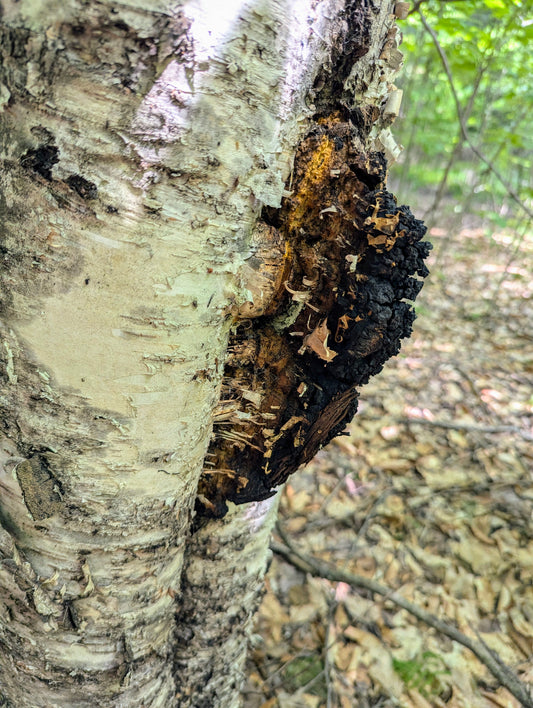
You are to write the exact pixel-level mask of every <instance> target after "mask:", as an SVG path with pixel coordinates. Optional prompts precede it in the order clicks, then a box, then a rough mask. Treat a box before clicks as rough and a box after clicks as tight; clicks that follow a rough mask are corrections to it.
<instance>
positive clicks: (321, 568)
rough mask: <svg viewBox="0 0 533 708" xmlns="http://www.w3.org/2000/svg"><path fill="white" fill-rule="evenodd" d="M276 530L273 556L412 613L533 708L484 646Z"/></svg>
mask: <svg viewBox="0 0 533 708" xmlns="http://www.w3.org/2000/svg"><path fill="white" fill-rule="evenodd" d="M276 530H277V533H278V534H279V536H280V537H281V539H282V540H283V542H284V544H285V545H282V544H280V543H277V542H275V541H272V542H271V544H270V548H271V549H272V551H273V552H274V553H277V554H278V555H279V556H281V557H282V558H284V559H285V560H286V561H288V562H289V563H290V564H291V565H293V566H294V567H295V568H298V569H299V570H301V571H303V572H304V573H309V574H310V575H313V576H315V577H319V578H325V579H327V580H331V581H332V582H340V583H347V584H348V585H350V586H351V587H354V588H364V589H365V590H369V591H370V592H373V593H375V594H376V595H381V596H382V597H384V598H386V599H387V600H389V601H390V602H392V603H394V604H395V605H397V606H398V607H401V608H402V609H403V610H406V611H407V612H409V614H411V615H413V617H416V618H417V619H418V620H420V621H421V622H424V623H425V624H427V625H428V626H430V627H432V628H433V629H435V630H436V631H437V632H439V633H440V634H444V635H445V636H447V637H449V638H450V639H453V641H455V642H458V643H459V644H462V646H464V647H466V648H467V649H469V650H470V651H471V652H472V653H473V654H474V655H475V656H476V657H477V658H478V659H479V660H480V661H481V663H482V664H484V665H485V666H486V667H487V669H488V670H489V671H490V673H491V674H492V675H493V676H494V678H495V679H496V680H497V681H498V682H499V683H500V684H501V685H502V686H505V688H506V689H507V690H508V691H509V692H510V693H511V694H512V695H513V696H514V697H515V698H516V699H517V700H518V701H520V703H521V704H522V706H525V708H533V698H532V696H531V693H530V691H529V689H528V687H527V686H526V685H525V684H524V683H523V682H522V681H520V679H519V678H518V676H516V674H515V673H514V672H513V671H512V670H511V669H510V668H509V667H508V666H507V665H506V664H504V663H503V661H502V660H501V659H500V657H499V656H498V655H497V654H496V653H495V652H494V651H492V650H491V649H489V648H488V647H487V646H486V645H485V644H484V643H482V642H479V641H475V640H473V639H471V638H470V637H467V636H466V634H463V633H462V632H460V631H459V630H458V629H456V628H455V627H453V626H452V625H450V624H448V623H447V622H443V621H442V620H440V619H438V617H435V615H432V614H431V613H429V612H426V610H423V609H422V608H421V607H418V606H417V605H414V604H413V603H412V602H409V601H408V600H406V599H405V598H403V597H402V596H401V595H400V594H399V593H398V592H396V591H395V590H393V589H392V588H389V587H386V586H385V585H381V583H378V582H376V581H375V580H371V579H370V578H365V577H363V576H362V575H355V574H354V573H350V572H348V571H346V570H342V569H340V568H336V567H334V566H331V565H330V564H329V563H325V562H324V561H321V560H319V559H318V558H314V557H312V556H309V555H307V554H305V553H302V552H301V551H300V550H298V549H297V548H296V546H295V545H294V544H293V542H292V541H291V539H290V538H289V537H288V535H287V534H286V533H285V532H284V531H283V529H282V528H281V527H280V526H279V524H278V525H277V527H276Z"/></svg>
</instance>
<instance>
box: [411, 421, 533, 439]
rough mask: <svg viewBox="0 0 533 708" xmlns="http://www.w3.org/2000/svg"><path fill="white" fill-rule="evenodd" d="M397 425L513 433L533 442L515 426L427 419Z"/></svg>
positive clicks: (475, 431)
mask: <svg viewBox="0 0 533 708" xmlns="http://www.w3.org/2000/svg"><path fill="white" fill-rule="evenodd" d="M397 422H398V423H402V424H406V425H411V424H412V423H413V424H415V425H431V426H433V427H434V428H446V429H447V430H464V431H466V432H469V433H515V434H516V435H520V437H522V438H524V440H533V435H532V434H531V433H530V432H528V431H527V430H523V429H522V428H519V427H518V426H517V425H476V424H475V423H463V422H462V421H453V420H450V421H448V420H429V418H398V419H397Z"/></svg>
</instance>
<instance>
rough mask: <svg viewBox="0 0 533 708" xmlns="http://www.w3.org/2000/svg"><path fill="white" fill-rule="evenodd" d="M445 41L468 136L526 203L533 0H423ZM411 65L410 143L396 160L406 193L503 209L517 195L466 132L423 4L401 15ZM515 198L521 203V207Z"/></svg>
mask: <svg viewBox="0 0 533 708" xmlns="http://www.w3.org/2000/svg"><path fill="white" fill-rule="evenodd" d="M420 10H421V11H422V12H423V13H424V16H425V18H426V21H427V23H428V24H429V26H430V27H431V28H432V29H433V30H434V32H435V33H436V35H437V38H438V42H439V44H440V46H441V47H442V49H443V50H444V52H445V54H446V57H447V60H448V63H449V67H450V71H451V74H452V79H453V84H454V87H455V91H456V93H457V97H458V99H459V103H460V106H461V112H462V115H463V118H464V122H465V124H466V126H467V131H468V136H469V138H470V140H471V142H472V143H473V145H474V146H475V147H476V148H477V149H478V150H479V151H481V152H482V153H483V155H484V156H485V157H486V158H488V160H489V161H490V162H491V163H492V164H493V165H494V167H495V168H496V169H497V170H498V171H499V172H500V173H501V175H502V177H503V178H504V179H505V181H506V182H507V183H508V184H509V185H511V187H512V189H513V190H514V191H515V192H516V193H517V194H518V196H519V198H520V199H521V200H522V201H524V202H528V201H529V202H530V201H531V198H532V195H533V177H532V175H533V149H532V148H533V140H532V131H531V110H532V107H533V85H532V83H531V75H532V74H533V59H532V55H531V40H532V38H533V12H532V9H531V5H530V3H529V1H528V0H463V1H462V2H441V1H439V0H428V2H423V3H421V5H420ZM401 27H402V32H403V34H404V42H403V45H402V50H403V52H404V54H405V55H406V56H405V58H406V64H405V69H404V72H403V76H402V78H401V81H400V82H399V84H400V87H401V88H403V89H404V102H403V108H402V111H403V116H402V120H400V121H399V122H398V125H397V126H396V129H395V133H396V135H397V137H398V139H399V142H401V143H402V144H403V145H404V146H405V147H406V152H405V154H404V157H403V160H402V163H401V164H400V165H399V166H397V167H395V168H393V170H392V176H393V177H396V179H398V180H399V182H400V185H399V187H398V191H399V192H400V194H401V192H402V188H403V187H405V185H406V183H407V181H408V182H409V185H410V186H409V191H410V192H411V191H412V190H413V188H414V189H417V188H418V189H425V190H428V189H429V190H431V191H433V192H436V191H437V189H438V187H439V185H440V183H441V182H442V186H443V190H442V191H443V193H444V194H448V195H450V196H452V197H454V198H455V199H457V200H458V201H462V202H463V204H465V205H468V208H469V210H470V209H471V208H472V205H474V206H475V205H476V204H477V205H479V206H480V207H482V208H485V209H486V208H487V207H490V208H491V209H492V211H493V212H494V215H495V216H496V215H497V214H498V213H500V212H501V211H502V210H501V205H502V203H503V202H505V201H506V200H508V201H509V205H510V206H511V205H512V202H511V201H510V200H509V195H508V193H507V191H506V189H505V188H504V187H503V186H502V184H501V183H500V182H499V181H498V180H497V179H496V178H495V176H494V174H492V173H491V171H490V169H488V168H487V166H486V165H485V164H484V163H483V162H481V161H480V160H479V159H478V158H477V157H476V156H475V155H474V153H473V151H472V149H471V148H470V146H469V145H468V143H467V142H466V141H465V140H464V139H463V137H462V136H461V131H460V126H459V121H458V118H457V110H456V106H455V102H454V100H453V95H452V91H451V89H450V83H449V78H448V77H447V75H446V72H445V69H444V67H443V63H442V60H441V58H440V56H439V54H438V51H437V48H436V46H435V43H434V40H433V38H432V37H431V35H430V34H429V32H428V31H427V30H426V29H425V27H424V26H423V24H422V22H421V18H420V16H419V15H418V13H416V12H415V13H413V14H412V15H411V16H410V17H409V18H408V20H407V21H405V22H404V23H403V24H402V26H401ZM514 208H515V207H514V206H513V209H514Z"/></svg>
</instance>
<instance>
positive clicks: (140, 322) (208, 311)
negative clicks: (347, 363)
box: [0, 0, 400, 708]
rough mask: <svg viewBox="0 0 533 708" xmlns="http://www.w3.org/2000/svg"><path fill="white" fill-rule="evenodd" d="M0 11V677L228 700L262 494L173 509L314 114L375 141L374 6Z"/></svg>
mask: <svg viewBox="0 0 533 708" xmlns="http://www.w3.org/2000/svg"><path fill="white" fill-rule="evenodd" d="M2 5H3V14H2V15H1V17H0V52H1V58H2V64H1V67H0V104H1V108H2V112H1V113H0V121H1V123H0V138H1V147H0V149H1V158H2V162H3V168H2V175H1V196H0V198H1V202H0V211H1V222H2V223H1V227H0V228H1V244H2V257H3V266H2V272H1V277H2V288H1V294H0V298H1V299H0V303H1V304H0V308H1V310H0V312H1V327H2V351H1V364H0V373H1V376H2V392H1V399H0V404H1V407H2V431H1V433H2V446H1V449H0V454H1V458H2V467H1V470H0V524H1V527H0V694H1V696H2V698H3V700H4V702H5V705H9V706H13V707H14V708H37V707H39V708H51V707H56V706H57V707H58V708H70V707H76V708H78V707H80V708H81V707H85V706H104V707H105V706H124V707H128V708H135V707H137V706H139V707H140V706H144V707H148V706H150V707H156V706H164V707H165V708H168V707H169V706H198V707H199V706H221V707H223V708H227V707H228V706H237V705H239V685H240V682H241V679H242V671H243V665H244V659H245V647H246V635H247V632H248V631H249V627H250V622H251V618H252V616H253V612H254V610H255V607H256V605H257V603H258V598H259V593H260V588H261V580H262V577H263V574H264V572H265V567H266V561H267V552H268V537H269V532H270V529H271V525H272V523H273V519H274V517H275V512H276V499H275V497H274V498H273V499H269V500H266V501H261V499H262V498H263V497H262V496H261V495H258V496H257V501H256V502H252V503H248V504H244V505H242V506H233V505H231V504H230V512H229V513H228V514H227V515H226V517H225V518H223V519H216V518H213V519H210V520H206V521H202V522H201V523H198V521H197V520H195V511H194V509H195V502H196V497H197V489H198V483H199V479H200V475H201V473H202V469H203V467H204V464H203V461H204V456H205V454H206V450H207V448H208V445H209V444H210V440H211V434H212V421H213V411H214V410H215V407H216V405H217V402H218V400H219V396H220V387H221V383H222V378H223V373H224V363H225V359H226V352H227V343H228V337H229V335H230V328H231V327H232V325H233V324H234V322H235V317H238V316H239V313H241V314H242V307H243V306H244V305H245V303H246V302H247V301H250V300H253V301H254V302H253V306H254V307H255V308H259V310H260V302H259V301H260V300H261V294H260V293H258V292H255V293H254V294H253V295H251V294H250V293H251V292H252V293H253V292H254V290H253V288H254V278H256V276H257V269H256V270H255V271H253V270H252V273H255V274H256V275H255V276H254V275H253V276H252V280H250V279H249V278H247V276H246V273H247V272H250V267H249V264H250V257H251V255H252V251H253V248H254V247H253V239H254V232H257V223H258V221H259V220H260V217H261V213H262V210H263V209H264V208H266V207H268V208H271V209H274V210H275V209H278V208H279V207H280V205H281V202H282V198H283V196H284V194H286V189H287V187H286V183H287V180H288V179H289V176H290V172H291V169H292V165H293V160H294V155H295V152H296V148H297V145H298V143H299V142H300V141H301V140H302V138H303V136H304V135H306V134H308V132H309V130H310V127H311V126H312V125H313V124H314V121H315V120H316V118H315V116H316V114H317V111H318V110H319V111H320V113H321V115H322V116H325V115H328V114H333V113H334V112H335V111H339V110H341V108H342V109H343V110H345V111H347V112H349V111H355V113H354V114H353V115H357V116H359V117H360V125H359V126H358V130H359V133H360V136H359V139H360V143H361V146H362V147H363V148H364V149H365V150H367V149H370V148H372V149H374V150H376V149H378V150H385V152H389V153H390V152H392V153H394V152H395V151H396V146H395V145H394V142H393V141H392V138H391V137H390V133H389V131H388V124H389V123H390V120H391V116H392V115H393V114H394V113H395V112H397V110H395V109H394V107H393V108H391V103H390V101H388V96H389V94H390V93H391V91H394V87H393V86H392V84H391V81H392V76H393V74H394V72H395V70H396V69H397V68H398V67H399V64H400V55H399V53H398V52H397V49H396V46H397V44H398V36H397V34H396V30H395V28H394V26H393V24H394V17H393V3H392V2H390V1H389V0H386V1H384V2H373V0H319V1H318V2H316V1H312V0H257V1H252V0H232V1H231V2H220V3H218V2H214V0H213V1H212V2H210V1H209V0H190V1H188V0H183V2H179V1H178V0H173V1H171V0H153V1H152V2H141V1H140V0H122V1H121V2H119V3H117V2H111V1H110V0H99V1H98V2H85V1H84V0H61V2H57V1H56V0H47V1H46V2H43V1H42V0H20V1H17V0H5V1H4V2H3V3H2ZM355 122H357V121H355ZM253 255H254V257H255V258H257V257H259V260H260V254H259V256H258V253H257V252H254V254H253ZM279 267H280V268H281V264H279ZM259 270H260V266H259ZM255 284H257V283H255Z"/></svg>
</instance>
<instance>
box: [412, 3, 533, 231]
mask: <svg viewBox="0 0 533 708" xmlns="http://www.w3.org/2000/svg"><path fill="white" fill-rule="evenodd" d="M417 12H418V14H419V16H420V20H421V22H422V24H423V25H424V27H425V29H426V31H427V32H428V33H429V35H430V36H431V39H432V40H433V44H434V45H435V49H436V50H437V53H438V55H439V57H440V60H441V62H442V66H443V68H444V73H445V74H446V78H447V79H448V84H449V85H450V90H451V92H452V97H453V100H454V103H455V111H456V113H457V119H458V121H459V127H460V129H461V135H462V136H463V139H464V140H465V141H466V142H467V143H468V145H469V147H470V149H471V150H472V152H473V153H474V155H475V156H476V157H477V158H478V159H479V160H481V162H483V163H484V164H485V165H486V166H487V167H488V168H489V170H490V171H491V172H492V174H493V175H494V176H495V177H496V179H497V180H498V181H499V182H500V184H502V186H503V187H504V188H505V191H506V192H507V194H508V195H509V196H510V197H511V199H513V201H515V202H516V203H517V204H518V205H519V206H520V207H521V208H522V209H523V210H524V211H525V212H526V214H528V216H529V217H530V218H532V219H533V210H531V209H530V208H529V207H528V206H527V204H524V202H523V201H522V200H521V199H520V197H519V196H518V194H517V193H516V192H515V191H514V189H513V188H512V187H511V186H510V185H509V184H508V183H507V181H506V180H505V178H504V177H503V176H502V175H501V174H500V172H499V170H498V169H496V167H495V166H494V164H493V163H492V162H491V161H490V160H489V159H488V158H487V157H485V155H484V154H483V153H482V152H481V151H480V150H479V149H478V148H477V147H476V146H475V145H474V143H473V142H472V140H471V139H470V136H469V135H468V130H467V128H466V124H465V120H464V116H463V111H462V109H461V103H460V101H459V96H458V95H457V91H456V89H455V83H454V80H453V76H452V71H451V68H450V64H449V62H448V57H447V56H446V52H445V51H444V49H443V48H442V45H441V44H440V42H439V39H438V37H437V35H436V33H435V31H434V30H433V29H432V28H431V27H430V25H429V24H428V22H427V20H426V18H425V16H424V13H423V12H422V10H421V9H420V6H418V7H417Z"/></svg>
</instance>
